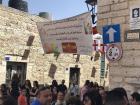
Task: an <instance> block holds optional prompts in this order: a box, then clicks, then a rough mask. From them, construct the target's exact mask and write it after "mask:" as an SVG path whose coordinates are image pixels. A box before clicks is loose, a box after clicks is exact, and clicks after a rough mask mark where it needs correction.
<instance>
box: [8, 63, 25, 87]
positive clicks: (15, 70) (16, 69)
mask: <svg viewBox="0 0 140 105" xmlns="http://www.w3.org/2000/svg"><path fill="white" fill-rule="evenodd" d="M26 71H27V63H22V62H10V61H8V62H7V65H6V84H10V82H11V79H12V77H13V75H14V74H18V77H19V80H20V84H21V85H22V84H24V82H25V80H26Z"/></svg>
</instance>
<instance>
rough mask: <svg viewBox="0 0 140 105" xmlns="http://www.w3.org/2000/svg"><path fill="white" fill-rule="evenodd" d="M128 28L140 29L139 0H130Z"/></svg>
mask: <svg viewBox="0 0 140 105" xmlns="http://www.w3.org/2000/svg"><path fill="white" fill-rule="evenodd" d="M130 29H131V30H135V29H140V1H139V2H138V1H132V3H131V6H130Z"/></svg>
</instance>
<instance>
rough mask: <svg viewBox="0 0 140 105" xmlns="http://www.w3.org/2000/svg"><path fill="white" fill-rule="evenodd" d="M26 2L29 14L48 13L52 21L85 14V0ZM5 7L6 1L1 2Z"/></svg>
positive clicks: (31, 0) (39, 0)
mask: <svg viewBox="0 0 140 105" xmlns="http://www.w3.org/2000/svg"><path fill="white" fill-rule="evenodd" d="M26 1H28V6H29V12H30V13H31V14H38V13H39V12H49V13H51V14H52V16H53V19H55V20H58V19H63V18H67V17H71V16H74V15H77V14H80V13H83V12H87V10H88V9H87V6H86V4H85V0H26ZM3 2H4V5H7V3H8V0H3Z"/></svg>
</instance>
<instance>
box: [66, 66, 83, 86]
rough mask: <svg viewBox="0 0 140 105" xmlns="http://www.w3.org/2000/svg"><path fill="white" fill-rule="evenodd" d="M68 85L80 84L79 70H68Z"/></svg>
mask: <svg viewBox="0 0 140 105" xmlns="http://www.w3.org/2000/svg"><path fill="white" fill-rule="evenodd" d="M69 81H70V83H69V84H71V83H76V84H77V85H79V84H80V68H75V67H73V68H70V80H69Z"/></svg>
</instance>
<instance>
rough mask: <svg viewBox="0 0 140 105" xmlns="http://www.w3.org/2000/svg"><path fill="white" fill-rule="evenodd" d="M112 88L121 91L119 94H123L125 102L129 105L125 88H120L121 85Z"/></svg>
mask: <svg viewBox="0 0 140 105" xmlns="http://www.w3.org/2000/svg"><path fill="white" fill-rule="evenodd" d="M114 90H115V91H119V92H121V94H123V96H124V99H125V102H126V104H127V105H129V100H128V97H127V93H126V90H125V89H124V88H122V87H117V88H114Z"/></svg>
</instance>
